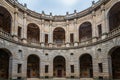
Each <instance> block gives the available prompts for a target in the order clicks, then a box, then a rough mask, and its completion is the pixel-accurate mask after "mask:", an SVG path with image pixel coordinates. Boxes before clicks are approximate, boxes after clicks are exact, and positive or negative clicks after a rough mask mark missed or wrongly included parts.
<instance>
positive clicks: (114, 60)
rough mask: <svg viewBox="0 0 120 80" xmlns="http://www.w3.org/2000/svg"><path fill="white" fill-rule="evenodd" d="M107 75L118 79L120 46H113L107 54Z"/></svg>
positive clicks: (119, 76)
mask: <svg viewBox="0 0 120 80" xmlns="http://www.w3.org/2000/svg"><path fill="white" fill-rule="evenodd" d="M108 63H109V71H110V72H109V73H110V76H112V78H113V79H120V65H119V64H120V46H115V47H113V48H112V49H110V51H109V53H108Z"/></svg>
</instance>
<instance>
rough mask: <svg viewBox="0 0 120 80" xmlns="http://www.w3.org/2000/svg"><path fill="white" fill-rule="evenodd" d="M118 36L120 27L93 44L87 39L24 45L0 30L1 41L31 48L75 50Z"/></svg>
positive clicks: (19, 39) (34, 42)
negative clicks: (72, 41) (8, 41)
mask: <svg viewBox="0 0 120 80" xmlns="http://www.w3.org/2000/svg"><path fill="white" fill-rule="evenodd" d="M119 35H120V26H119V27H117V28H116V29H114V30H112V31H111V32H109V33H108V35H107V37H106V38H104V39H102V38H100V39H99V38H97V39H96V41H95V42H94V41H93V39H89V40H86V41H81V42H74V43H65V42H63V43H55V42H54V43H40V42H39V41H31V40H26V43H24V42H23V41H22V39H21V38H19V37H18V39H14V37H13V36H12V35H10V34H9V33H7V32H5V31H3V30H2V29H0V37H1V38H3V39H6V40H10V41H12V42H17V43H19V44H24V45H29V46H33V47H34V46H37V47H43V48H75V47H82V46H88V45H92V44H94V43H96V42H101V41H102V40H104V41H105V40H109V39H111V38H114V37H116V36H119ZM16 40H17V41H16Z"/></svg>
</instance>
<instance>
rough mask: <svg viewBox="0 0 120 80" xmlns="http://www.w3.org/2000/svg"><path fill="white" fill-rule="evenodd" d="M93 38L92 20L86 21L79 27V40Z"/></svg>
mask: <svg viewBox="0 0 120 80" xmlns="http://www.w3.org/2000/svg"><path fill="white" fill-rule="evenodd" d="M91 38H92V25H91V23H90V22H84V23H83V24H81V25H80V28H79V40H80V42H81V41H86V40H88V39H91Z"/></svg>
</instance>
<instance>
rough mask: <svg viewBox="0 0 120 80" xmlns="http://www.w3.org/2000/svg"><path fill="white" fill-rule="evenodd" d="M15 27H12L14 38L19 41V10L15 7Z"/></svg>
mask: <svg viewBox="0 0 120 80" xmlns="http://www.w3.org/2000/svg"><path fill="white" fill-rule="evenodd" d="M13 22H14V26H12V36H13V38H14V40H15V41H18V9H17V8H16V7H15V12H14V21H13Z"/></svg>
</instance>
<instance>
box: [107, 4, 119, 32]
mask: <svg viewBox="0 0 120 80" xmlns="http://www.w3.org/2000/svg"><path fill="white" fill-rule="evenodd" d="M108 15H109V29H110V31H112V30H114V29H116V28H117V27H120V2H118V3H116V4H115V5H114V6H113V7H112V8H111V9H110V11H109V14H108Z"/></svg>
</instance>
